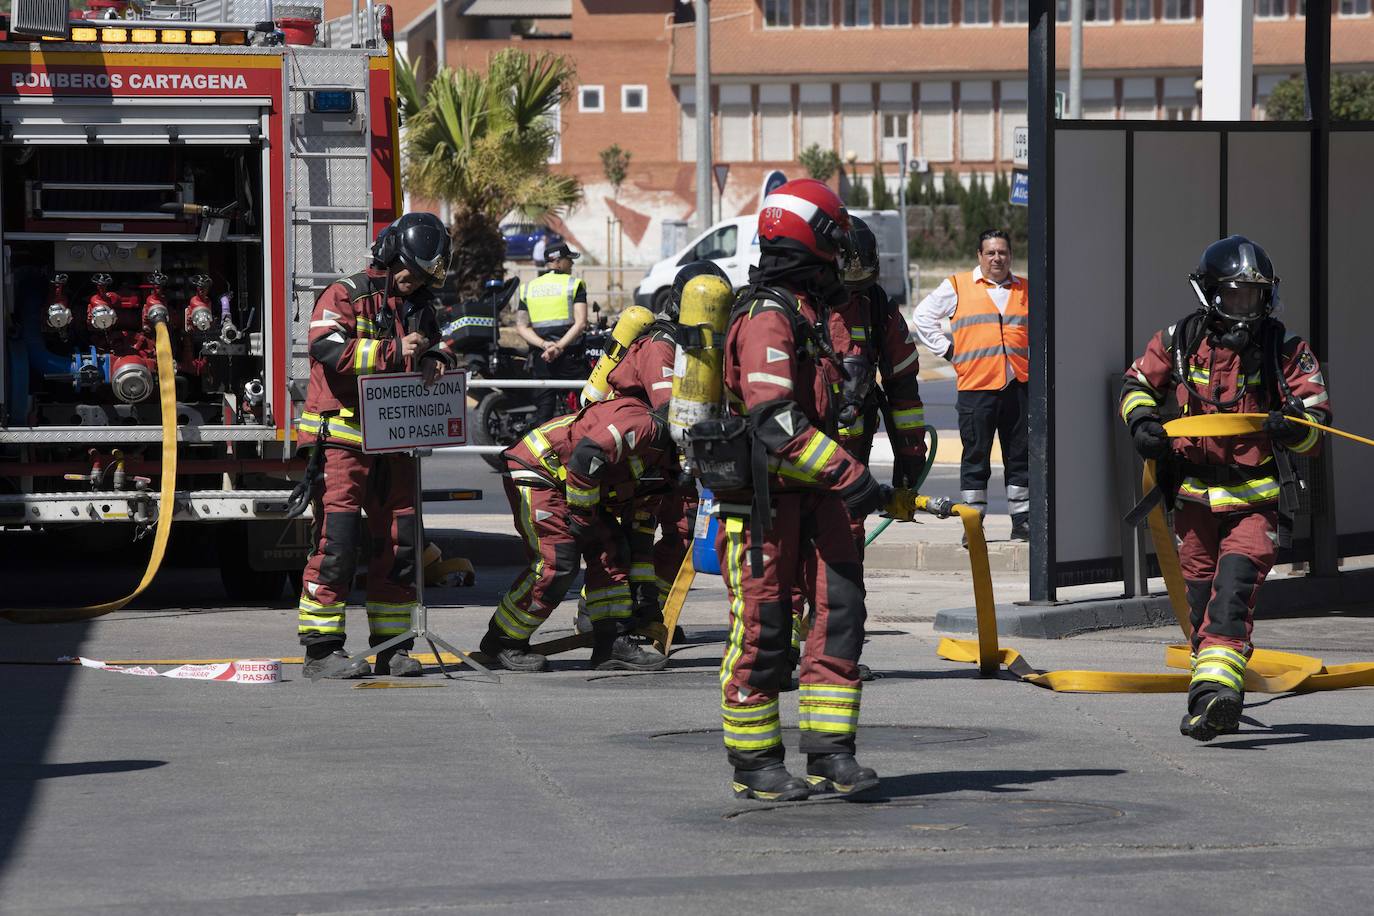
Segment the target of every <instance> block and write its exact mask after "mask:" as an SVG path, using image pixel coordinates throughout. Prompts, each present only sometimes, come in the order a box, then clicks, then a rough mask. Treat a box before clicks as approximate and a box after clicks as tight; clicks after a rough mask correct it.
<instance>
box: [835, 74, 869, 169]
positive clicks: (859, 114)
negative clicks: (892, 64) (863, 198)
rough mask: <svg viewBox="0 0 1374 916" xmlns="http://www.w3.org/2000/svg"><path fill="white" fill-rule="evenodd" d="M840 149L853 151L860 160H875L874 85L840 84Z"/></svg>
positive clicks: (846, 152)
mask: <svg viewBox="0 0 1374 916" xmlns="http://www.w3.org/2000/svg"><path fill="white" fill-rule="evenodd" d="M840 151H841V154H842V155H845V156H848V155H849V154H850V153H851V152H852V153H854V155H855V156H856V157H858V159H857V161H859V162H872V161H873V86H872V84H870V83H846V84H844V85H842V86H840Z"/></svg>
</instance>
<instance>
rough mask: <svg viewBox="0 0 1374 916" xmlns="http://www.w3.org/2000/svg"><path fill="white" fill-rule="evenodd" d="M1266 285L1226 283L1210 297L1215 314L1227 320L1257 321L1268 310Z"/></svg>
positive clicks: (1268, 295)
mask: <svg viewBox="0 0 1374 916" xmlns="http://www.w3.org/2000/svg"><path fill="white" fill-rule="evenodd" d="M1269 297H1270V291H1269V287H1268V285H1267V284H1266V285H1260V284H1255V283H1227V284H1223V285H1222V286H1221V288H1219V289H1218V290H1217V291H1216V294H1215V295H1214V296H1213V297H1212V304H1213V307H1214V308H1215V309H1216V311H1217V314H1218V315H1220V316H1221V317H1222V318H1224V319H1226V320H1228V321H1247V322H1248V321H1258V320H1259V319H1260V318H1263V317H1264V316H1265V314H1266V313H1267V312H1268V311H1269Z"/></svg>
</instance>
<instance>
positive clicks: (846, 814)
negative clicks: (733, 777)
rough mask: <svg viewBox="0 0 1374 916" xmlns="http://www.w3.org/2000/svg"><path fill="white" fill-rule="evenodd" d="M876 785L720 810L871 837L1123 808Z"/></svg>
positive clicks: (1102, 814) (1023, 825) (1103, 815)
mask: <svg viewBox="0 0 1374 916" xmlns="http://www.w3.org/2000/svg"><path fill="white" fill-rule="evenodd" d="M881 792H882V787H881V786H880V787H879V788H878V789H877V790H876V793H875V796H876V799H877V800H875V801H872V802H864V801H861V800H860V801H852V802H846V801H839V800H836V801H829V800H826V801H812V802H803V803H800V804H786V805H763V806H759V807H755V808H746V809H742V810H739V811H734V812H731V813H730V814H727V815H725V819H726V820H727V821H729V822H730V823H732V824H738V825H740V826H741V827H742V828H745V829H749V830H751V831H767V832H770V833H771V832H774V831H786V832H787V833H788V835H790V836H793V837H797V836H807V837H827V838H833V837H836V836H871V835H873V834H883V835H885V836H886V837H888V838H894V837H896V838H901V837H920V836H931V835H948V834H959V835H970V834H978V835H987V834H996V833H1008V832H1014V831H1019V830H1044V829H1048V828H1057V827H1078V826H1082V825H1084V824H1094V823H1100V822H1103V821H1110V820H1114V819H1116V818H1118V817H1121V816H1122V815H1123V814H1124V813H1125V812H1123V811H1121V810H1120V809H1118V808H1112V807H1109V806H1107V805H1095V804H1089V803H1085V802H1060V801H1044V800H1040V799H1032V798H1017V799H961V798H940V799H914V798H901V799H891V800H883V799H882V798H881V795H880V793H881Z"/></svg>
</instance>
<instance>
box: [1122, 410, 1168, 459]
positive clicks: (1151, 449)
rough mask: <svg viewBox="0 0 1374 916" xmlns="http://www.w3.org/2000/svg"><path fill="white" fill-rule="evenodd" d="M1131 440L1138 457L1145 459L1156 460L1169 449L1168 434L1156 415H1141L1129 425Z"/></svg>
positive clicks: (1166, 453) (1163, 455)
mask: <svg viewBox="0 0 1374 916" xmlns="http://www.w3.org/2000/svg"><path fill="white" fill-rule="evenodd" d="M1131 440H1132V441H1133V442H1134V443H1135V450H1136V451H1137V452H1139V453H1140V457H1141V458H1144V459H1146V460H1147V461H1151V460H1153V461H1158V460H1159V459H1160V458H1163V457H1165V456H1166V455H1168V454H1169V452H1170V450H1171V445H1170V440H1169V434H1168V433H1166V432H1165V431H1164V424H1163V423H1160V422H1159V418H1158V417H1141V418H1140V419H1139V420H1136V421H1135V423H1133V424H1132V425H1131Z"/></svg>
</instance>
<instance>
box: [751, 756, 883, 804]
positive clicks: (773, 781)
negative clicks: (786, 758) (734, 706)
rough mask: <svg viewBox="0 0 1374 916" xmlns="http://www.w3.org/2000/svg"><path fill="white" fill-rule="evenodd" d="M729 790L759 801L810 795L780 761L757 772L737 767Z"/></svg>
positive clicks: (804, 781)
mask: <svg viewBox="0 0 1374 916" xmlns="http://www.w3.org/2000/svg"><path fill="white" fill-rule="evenodd" d="M851 759H852V758H851ZM869 772H872V770H870V771H869ZM730 788H732V789H734V790H735V798H756V799H758V800H759V801H801V800H802V799H804V798H808V797H810V795H811V789H810V787H808V786H807V784H806V780H804V779H802V778H801V777H800V776H793V775H792V774H791V773H789V772H787V767H785V766H783V765H782V762H781V761H779V762H777V763H772V764H769V765H768V766H766V767H763V768H762V769H759V770H741V769H739V768H738V767H737V768H736V769H735V776H734V779H732V780H731V781H730Z"/></svg>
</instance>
